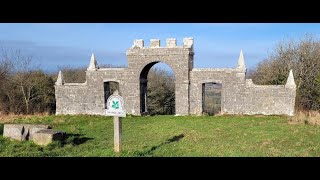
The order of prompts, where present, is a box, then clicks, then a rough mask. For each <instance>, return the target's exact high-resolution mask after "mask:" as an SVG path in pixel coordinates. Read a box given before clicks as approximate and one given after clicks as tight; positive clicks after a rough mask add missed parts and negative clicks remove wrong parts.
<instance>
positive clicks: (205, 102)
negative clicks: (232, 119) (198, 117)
mask: <svg viewBox="0 0 320 180" xmlns="http://www.w3.org/2000/svg"><path fill="white" fill-rule="evenodd" d="M221 90H222V84H220V83H215V82H207V83H203V84H202V113H203V114H205V115H210V116H213V115H215V114H219V113H220V112H221Z"/></svg>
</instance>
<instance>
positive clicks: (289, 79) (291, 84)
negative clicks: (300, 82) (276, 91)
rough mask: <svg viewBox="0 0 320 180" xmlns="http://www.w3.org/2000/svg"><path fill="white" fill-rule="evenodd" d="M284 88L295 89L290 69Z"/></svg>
mask: <svg viewBox="0 0 320 180" xmlns="http://www.w3.org/2000/svg"><path fill="white" fill-rule="evenodd" d="M285 86H286V87H296V83H295V82H294V77H293V73H292V69H290V72H289V76H288V79H287V83H286V85H285Z"/></svg>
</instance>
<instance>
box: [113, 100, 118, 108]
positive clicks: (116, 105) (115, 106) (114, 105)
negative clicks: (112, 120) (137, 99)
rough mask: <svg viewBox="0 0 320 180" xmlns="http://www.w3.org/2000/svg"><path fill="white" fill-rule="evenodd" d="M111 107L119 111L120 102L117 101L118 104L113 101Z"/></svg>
mask: <svg viewBox="0 0 320 180" xmlns="http://www.w3.org/2000/svg"><path fill="white" fill-rule="evenodd" d="M111 107H113V108H114V109H119V101H116V102H114V101H112V106H111Z"/></svg>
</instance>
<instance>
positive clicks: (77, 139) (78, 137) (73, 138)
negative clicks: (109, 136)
mask: <svg viewBox="0 0 320 180" xmlns="http://www.w3.org/2000/svg"><path fill="white" fill-rule="evenodd" d="M92 139H94V138H88V137H83V134H67V137H66V140H65V142H64V143H63V144H69V143H70V144H73V145H80V144H83V143H85V142H87V141H89V140H92Z"/></svg>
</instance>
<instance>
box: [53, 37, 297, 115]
mask: <svg viewBox="0 0 320 180" xmlns="http://www.w3.org/2000/svg"><path fill="white" fill-rule="evenodd" d="M193 43H194V41H193V38H184V39H183V45H182V46H176V40H175V39H167V45H166V47H161V46H160V40H158V39H153V40H151V42H150V47H144V41H143V40H141V39H139V40H135V41H134V43H133V46H132V47H131V48H130V49H128V50H127V52H126V55H127V59H128V67H127V68H104V69H95V70H94V71H89V70H88V71H87V72H86V82H85V83H57V84H56V86H55V95H56V114H98V115H104V114H105V97H104V82H110V81H114V82H118V83H119V91H120V95H121V96H122V97H123V99H124V102H125V109H126V111H127V112H128V113H129V114H133V115H141V114H143V111H142V109H143V107H145V105H144V102H145V99H144V97H145V94H144V93H145V92H146V86H147V83H148V82H147V81H146V79H147V74H148V71H149V70H150V68H151V67H152V66H153V65H154V64H156V63H158V62H164V63H166V64H167V65H169V66H170V67H171V68H172V70H173V72H174V75H175V105H176V107H175V109H176V112H175V114H176V115H189V114H196V115H200V114H202V111H203V108H202V84H203V83H206V82H216V83H221V84H222V90H221V112H222V113H225V114H266V115H267V114H285V115H293V113H294V103H295V96H296V85H295V83H294V79H293V75H292V72H291V73H290V75H289V76H288V83H287V85H281V86H261V85H255V84H253V83H252V81H251V80H250V79H246V78H245V77H246V67H245V61H244V55H243V53H242V51H241V53H240V56H239V59H238V65H237V66H236V67H235V68H219V69H212V68H193V64H194V52H193Z"/></svg>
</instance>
